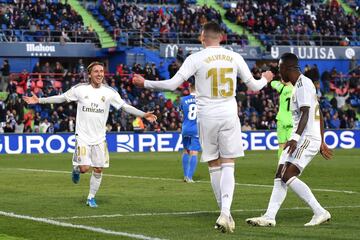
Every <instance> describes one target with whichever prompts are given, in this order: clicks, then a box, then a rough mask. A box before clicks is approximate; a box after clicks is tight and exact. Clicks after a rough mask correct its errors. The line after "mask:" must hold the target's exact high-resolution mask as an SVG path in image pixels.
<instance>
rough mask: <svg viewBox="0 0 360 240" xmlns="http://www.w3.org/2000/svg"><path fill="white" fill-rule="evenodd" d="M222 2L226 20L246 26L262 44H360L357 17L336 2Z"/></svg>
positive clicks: (249, 0) (359, 20)
mask: <svg viewBox="0 0 360 240" xmlns="http://www.w3.org/2000/svg"><path fill="white" fill-rule="evenodd" d="M233 6H234V4H230V3H228V2H224V3H223V7H224V8H225V9H227V12H226V18H227V19H229V20H230V21H232V22H235V23H237V24H239V25H242V26H244V27H246V28H247V29H248V30H249V31H251V32H252V33H253V34H254V35H256V36H257V37H258V38H259V39H260V40H261V42H262V43H263V45H265V46H267V47H270V46H272V45H317V46H319V45H326V46H334V45H341V46H347V45H351V46H358V45H360V39H359V36H360V32H359V31H360V30H359V29H360V18H359V16H358V15H356V14H352V13H349V14H348V13H346V12H345V11H344V9H343V7H342V6H341V5H340V4H339V3H338V1H337V0H332V1H327V2H326V3H324V1H320V0H318V1H251V0H245V1H239V2H238V3H237V4H236V6H235V7H233Z"/></svg>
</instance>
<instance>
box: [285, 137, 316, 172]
mask: <svg viewBox="0 0 360 240" xmlns="http://www.w3.org/2000/svg"><path fill="white" fill-rule="evenodd" d="M320 145H321V141H320V140H317V139H315V140H314V139H311V138H309V137H304V138H302V139H300V141H299V142H298V144H297V148H296V150H295V151H294V153H293V154H292V155H289V154H288V153H287V150H288V149H284V151H283V152H282V154H281V156H280V159H279V165H280V164H285V163H286V162H290V163H292V164H294V165H295V166H296V167H297V168H298V169H299V170H300V172H302V171H303V170H304V169H305V167H306V166H307V165H308V164H309V163H310V162H311V160H312V159H313V158H314V157H315V156H316V154H317V153H318V152H319V150H320Z"/></svg>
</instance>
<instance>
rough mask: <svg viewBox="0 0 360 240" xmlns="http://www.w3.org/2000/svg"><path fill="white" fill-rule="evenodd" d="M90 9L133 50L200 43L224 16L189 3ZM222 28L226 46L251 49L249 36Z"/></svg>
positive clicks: (104, 4)
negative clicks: (205, 28) (205, 27)
mask: <svg viewBox="0 0 360 240" xmlns="http://www.w3.org/2000/svg"><path fill="white" fill-rule="evenodd" d="M144 2H145V1H144ZM190 3H193V2H190ZM87 9H88V11H89V12H91V13H92V14H93V16H95V17H96V18H97V19H98V21H99V22H101V23H102V25H103V27H104V28H105V29H106V30H107V31H108V32H109V33H111V34H112V35H113V37H114V39H116V40H117V42H118V43H119V44H122V45H130V46H137V45H149V44H150V43H153V42H154V41H156V42H163V43H164V42H165V43H168V42H170V43H198V39H197V38H198V35H199V30H200V29H201V25H202V24H204V23H205V22H207V21H210V20H212V21H217V22H219V23H222V19H221V16H220V14H219V13H218V12H217V11H216V10H215V9H214V8H212V7H208V6H202V7H200V6H195V5H189V4H187V3H182V4H178V5H163V6H159V5H141V4H136V5H135V4H118V5H115V3H113V2H112V1H102V2H101V3H100V4H88V5H87ZM222 27H223V29H224V32H225V33H226V37H225V38H224V42H232V43H237V44H239V45H247V43H248V42H247V37H246V36H245V35H241V36H239V35H237V34H234V33H232V32H231V30H230V29H228V28H227V27H226V25H225V24H223V23H222ZM139 41H141V43H139Z"/></svg>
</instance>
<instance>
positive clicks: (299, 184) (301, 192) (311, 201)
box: [286, 177, 325, 215]
mask: <svg viewBox="0 0 360 240" xmlns="http://www.w3.org/2000/svg"><path fill="white" fill-rule="evenodd" d="M286 184H287V185H288V186H289V187H290V188H291V189H292V190H293V191H294V192H295V193H296V194H297V195H298V196H299V197H300V198H301V199H302V200H304V201H305V202H306V203H307V204H308V205H309V206H310V207H311V209H312V210H313V212H314V214H315V215H319V214H322V213H324V212H325V209H324V208H323V207H322V206H321V205H320V203H319V202H318V201H317V200H316V198H315V196H314V194H313V193H312V192H311V190H310V188H309V187H308V186H307V185H306V184H305V183H304V182H303V181H301V180H300V179H298V178H297V177H292V178H290V179H289V180H288V181H287V183H286Z"/></svg>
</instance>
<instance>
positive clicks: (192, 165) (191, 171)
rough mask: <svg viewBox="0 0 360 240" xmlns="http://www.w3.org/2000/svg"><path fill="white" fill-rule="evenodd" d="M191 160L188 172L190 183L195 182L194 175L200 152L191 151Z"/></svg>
mask: <svg viewBox="0 0 360 240" xmlns="http://www.w3.org/2000/svg"><path fill="white" fill-rule="evenodd" d="M189 153H190V154H189V158H190V159H189V162H190V164H189V165H190V168H189V172H188V182H189V183H194V180H193V176H194V173H195V170H196V166H197V155H198V152H197V151H189Z"/></svg>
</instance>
